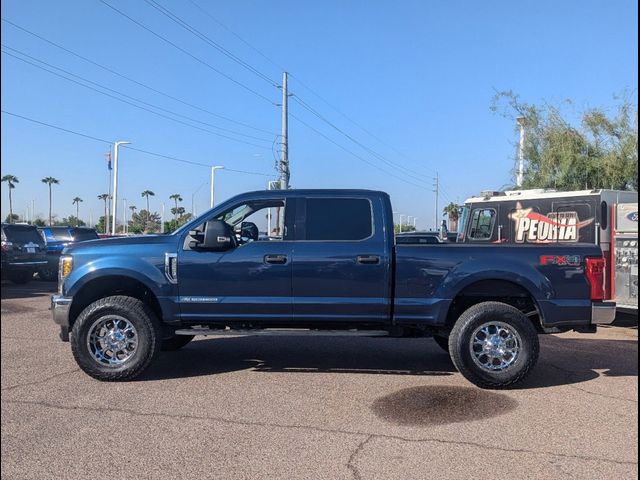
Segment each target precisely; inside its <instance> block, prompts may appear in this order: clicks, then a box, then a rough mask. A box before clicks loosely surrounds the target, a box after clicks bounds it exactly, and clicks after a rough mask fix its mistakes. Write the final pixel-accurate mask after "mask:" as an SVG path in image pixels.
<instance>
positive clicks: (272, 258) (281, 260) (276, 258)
mask: <svg viewBox="0 0 640 480" xmlns="http://www.w3.org/2000/svg"><path fill="white" fill-rule="evenodd" d="M264 263H272V264H275V265H283V264H285V263H287V256H286V255H265V256H264Z"/></svg>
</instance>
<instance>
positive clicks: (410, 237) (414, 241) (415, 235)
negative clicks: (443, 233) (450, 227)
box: [396, 232, 447, 245]
mask: <svg viewBox="0 0 640 480" xmlns="http://www.w3.org/2000/svg"><path fill="white" fill-rule="evenodd" d="M396 243H397V244H411V245H420V244H430V245H434V244H443V243H447V241H446V240H442V239H441V238H440V235H439V234H438V232H407V233H398V234H397V235H396Z"/></svg>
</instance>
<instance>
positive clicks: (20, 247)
mask: <svg viewBox="0 0 640 480" xmlns="http://www.w3.org/2000/svg"><path fill="white" fill-rule="evenodd" d="M45 252H46V249H45V245H44V241H43V240H42V237H41V236H40V235H39V234H38V230H37V229H36V227H34V226H32V225H15V224H9V223H3V224H2V278H5V277H6V278H8V279H9V280H11V281H12V282H13V283H27V282H28V281H29V280H31V279H32V278H33V274H34V273H35V272H36V271H37V270H38V269H39V268H41V267H42V266H43V265H46V264H47V258H46V255H45Z"/></svg>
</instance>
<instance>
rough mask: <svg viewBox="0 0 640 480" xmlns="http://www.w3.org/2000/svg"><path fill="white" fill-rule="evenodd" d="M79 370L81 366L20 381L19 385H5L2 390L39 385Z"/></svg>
mask: <svg viewBox="0 0 640 480" xmlns="http://www.w3.org/2000/svg"><path fill="white" fill-rule="evenodd" d="M79 371H80V369H79V368H76V369H74V370H67V371H66V372H60V373H56V374H55V375H51V376H50V377H47V378H45V379H43V380H36V381H33V382H27V383H18V384H17V385H11V386H9V387H4V388H3V389H1V390H0V391H3V392H7V391H9V390H13V389H15V388H18V387H28V386H30V385H39V384H41V383H47V382H48V381H50V380H53V379H54V378H58V377H62V376H63V375H68V374H70V373H75V372H79Z"/></svg>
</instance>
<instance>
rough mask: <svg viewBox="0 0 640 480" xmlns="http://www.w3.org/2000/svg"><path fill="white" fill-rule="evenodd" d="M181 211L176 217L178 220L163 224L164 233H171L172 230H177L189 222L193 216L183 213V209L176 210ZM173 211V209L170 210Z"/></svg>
mask: <svg viewBox="0 0 640 480" xmlns="http://www.w3.org/2000/svg"><path fill="white" fill-rule="evenodd" d="M180 209H182V214H180V216H179V217H178V219H173V220H170V221H168V222H164V233H171V232H173V231H174V230H177V229H178V228H179V227H181V226H182V225H184V224H185V223H187V222H188V221H190V220H191V219H192V218H193V216H192V215H191V214H190V213H186V214H185V213H184V208H183V207H178V210H180ZM172 210H173V209H172Z"/></svg>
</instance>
